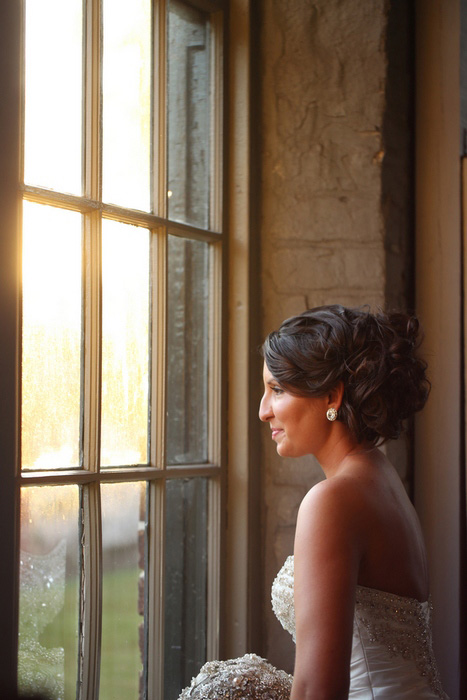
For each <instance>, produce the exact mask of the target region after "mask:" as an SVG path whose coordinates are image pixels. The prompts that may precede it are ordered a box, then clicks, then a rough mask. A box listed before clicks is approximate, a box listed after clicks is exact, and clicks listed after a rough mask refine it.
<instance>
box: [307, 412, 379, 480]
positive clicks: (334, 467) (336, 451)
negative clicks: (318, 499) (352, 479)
mask: <svg viewBox="0 0 467 700" xmlns="http://www.w3.org/2000/svg"><path fill="white" fill-rule="evenodd" d="M335 427H336V430H335V431H333V435H332V436H331V437H330V440H329V441H328V442H327V443H326V445H325V446H324V447H323V450H322V451H321V453H320V454H319V455H316V457H317V459H318V461H319V463H320V465H321V468H322V470H323V472H324V474H325V476H326V478H327V479H329V478H331V477H333V476H336V475H337V474H339V473H341V472H342V471H344V470H345V469H347V468H348V467H349V466H350V465H351V463H352V461H353V459H352V458H353V457H355V456H357V455H359V454H365V453H368V452H370V451H371V450H373V449H374V447H373V446H372V445H368V444H366V443H359V442H357V440H355V439H354V438H353V437H352V436H351V435H350V433H349V431H348V429H347V428H346V427H345V426H344V425H342V424H341V425H335Z"/></svg>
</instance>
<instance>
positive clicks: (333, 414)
mask: <svg viewBox="0 0 467 700" xmlns="http://www.w3.org/2000/svg"><path fill="white" fill-rule="evenodd" d="M326 418H327V419H328V420H330V421H331V422H332V421H334V420H336V418H337V411H336V409H335V408H328V410H327V411H326Z"/></svg>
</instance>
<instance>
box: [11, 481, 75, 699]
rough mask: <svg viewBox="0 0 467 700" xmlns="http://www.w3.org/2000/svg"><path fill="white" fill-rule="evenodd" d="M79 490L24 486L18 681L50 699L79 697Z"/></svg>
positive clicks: (23, 689) (23, 688) (29, 691)
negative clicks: (77, 689) (77, 684)
mask: <svg viewBox="0 0 467 700" xmlns="http://www.w3.org/2000/svg"><path fill="white" fill-rule="evenodd" d="M78 515H79V491H78V487H77V486H43V487H40V488H39V487H33V488H24V489H22V491H21V544H20V600H19V655H18V683H19V688H20V691H21V692H22V693H24V694H32V693H33V692H36V693H43V694H44V696H46V697H47V698H50V700H64V699H65V700H72V699H74V698H75V696H76V680H77V667H78V629H79V564H78V562H79V528H78V520H79V518H78Z"/></svg>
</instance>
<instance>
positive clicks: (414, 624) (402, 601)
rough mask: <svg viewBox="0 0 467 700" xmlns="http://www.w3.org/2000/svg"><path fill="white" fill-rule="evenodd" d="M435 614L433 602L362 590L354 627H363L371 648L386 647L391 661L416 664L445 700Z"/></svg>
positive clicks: (356, 607)
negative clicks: (434, 643) (435, 648)
mask: <svg viewBox="0 0 467 700" xmlns="http://www.w3.org/2000/svg"><path fill="white" fill-rule="evenodd" d="M431 610H432V606H431V600H430V601H427V602H425V603H421V602H420V601H418V600H415V599H414V598H405V597H401V596H396V595H392V594H391V593H386V592H384V591H378V590H374V589H373V588H365V587H364V586H358V587H357V597H356V605H355V618H354V627H355V628H358V627H363V628H364V629H365V630H366V633H367V639H368V641H369V642H370V644H375V643H379V644H382V645H384V647H385V649H386V650H387V652H388V654H389V656H390V657H392V658H396V657H402V658H403V659H406V660H410V661H412V662H414V664H415V666H416V668H417V670H418V672H419V674H420V676H422V677H424V678H425V679H426V680H427V682H428V685H429V686H430V688H431V690H432V691H433V693H434V694H435V695H436V696H437V697H439V698H443V700H445V699H446V698H447V695H446V694H445V693H444V691H443V689H442V686H441V681H440V678H439V673H438V668H437V665H436V661H435V657H434V653H433V646H432V636H431Z"/></svg>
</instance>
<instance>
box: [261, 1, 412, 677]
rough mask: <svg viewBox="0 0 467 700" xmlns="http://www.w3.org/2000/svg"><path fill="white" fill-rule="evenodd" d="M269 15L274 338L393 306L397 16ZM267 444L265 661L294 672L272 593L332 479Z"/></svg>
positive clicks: (341, 5)
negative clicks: (306, 510)
mask: <svg viewBox="0 0 467 700" xmlns="http://www.w3.org/2000/svg"><path fill="white" fill-rule="evenodd" d="M261 7H262V18H261V21H262V26H261V37H262V38H261V41H262V44H261V57H262V69H263V72H262V75H261V81H262V97H261V100H262V118H261V137H262V153H261V163H262V173H261V177H262V204H261V259H262V271H261V273H262V303H263V308H262V318H263V320H264V325H263V329H262V330H263V335H265V334H266V333H268V332H269V331H270V330H272V329H273V328H276V327H277V326H278V324H279V323H280V322H281V320H282V319H284V318H286V317H287V316H290V315H293V314H295V313H299V312H301V311H303V310H304V309H306V308H307V307H312V306H317V305H320V304H329V303H336V302H339V303H343V304H345V305H360V304H370V305H371V306H384V305H385V302H386V297H387V288H388V285H387V275H386V268H387V265H386V261H387V255H386V249H385V245H386V242H385V217H384V215H383V211H382V206H381V203H382V199H383V197H382V195H383V192H382V171H383V159H384V145H383V135H382V134H383V122H384V116H385V92H386V74H387V60H386V30H387V15H388V12H387V10H388V7H387V3H386V2H385V1H384V0H366V1H365V2H361V0H314V1H311V0H293V1H292V0H263V2H262V6H261ZM396 177H397V176H396ZM397 274H398V275H401V274H402V272H401V271H400V270H399V271H398V272H397ZM399 282H400V281H399ZM399 282H397V281H396V286H397V284H399ZM393 287H394V285H392V286H391V285H389V288H391V289H393ZM262 436H263V470H262V478H263V495H264V512H263V537H264V543H265V546H264V550H263V551H264V562H263V564H264V596H263V600H264V605H265V610H264V619H265V627H264V632H265V644H264V648H263V653H264V654H265V655H266V656H267V658H268V659H269V660H270V661H271V662H272V663H275V664H277V665H278V666H280V667H282V668H286V669H287V670H289V671H290V670H292V668H293V655H294V649H293V645H292V643H291V640H290V639H289V635H288V634H287V633H286V632H284V631H283V630H282V629H281V627H280V625H279V623H278V622H277V621H276V620H275V618H274V616H273V614H272V613H271V611H270V604H269V592H270V586H271V582H272V580H273V578H274V576H275V574H276V573H277V571H278V569H279V568H280V566H281V565H282V563H283V561H284V559H285V558H286V556H287V555H288V554H290V553H291V552H292V549H293V538H294V531H295V520H296V515H297V510H298V507H299V504H300V501H301V499H302V497H303V496H304V494H305V492H306V491H307V490H308V489H309V488H310V487H311V486H312V485H313V484H314V483H316V481H317V480H319V479H321V478H322V473H321V470H320V468H319V466H318V465H317V464H316V463H315V462H314V461H313V459H312V458H302V459H298V460H288V459H281V458H279V457H278V456H277V454H276V451H275V445H274V444H272V442H271V439H270V435H269V431H267V430H264V429H263V431H262Z"/></svg>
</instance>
